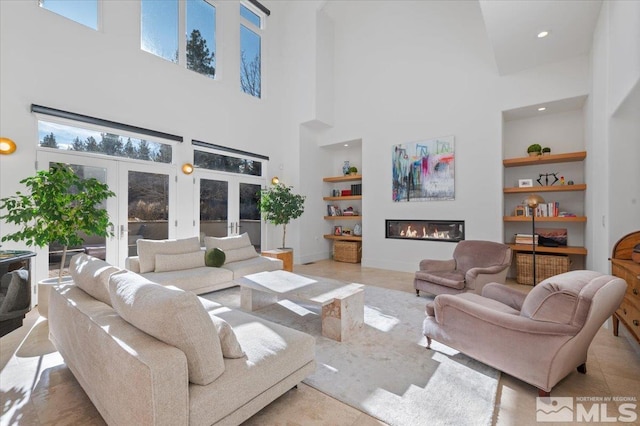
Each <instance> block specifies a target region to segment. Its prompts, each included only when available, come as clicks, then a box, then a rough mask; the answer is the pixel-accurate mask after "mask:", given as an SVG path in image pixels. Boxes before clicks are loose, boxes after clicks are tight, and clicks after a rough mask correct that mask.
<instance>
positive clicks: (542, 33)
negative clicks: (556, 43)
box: [538, 31, 549, 38]
mask: <svg viewBox="0 0 640 426" xmlns="http://www.w3.org/2000/svg"><path fill="white" fill-rule="evenodd" d="M548 35H549V31H540V32H539V33H538V38H545V37H546V36H548Z"/></svg>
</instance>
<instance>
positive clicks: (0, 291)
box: [0, 269, 31, 337]
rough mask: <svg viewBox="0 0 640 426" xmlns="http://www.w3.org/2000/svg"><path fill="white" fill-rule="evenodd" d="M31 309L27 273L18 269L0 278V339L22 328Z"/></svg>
mask: <svg viewBox="0 0 640 426" xmlns="http://www.w3.org/2000/svg"><path fill="white" fill-rule="evenodd" d="M30 309H31V288H30V286H29V271H27V270H26V269H19V270H16V271H13V272H9V273H7V274H5V275H3V276H2V278H0V337H1V336H4V335H5V334H7V333H10V332H11V331H13V330H15V329H16V328H18V327H20V326H22V321H23V319H24V317H25V315H26V314H27V312H29V310H30Z"/></svg>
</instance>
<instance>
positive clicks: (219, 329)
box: [49, 254, 315, 426]
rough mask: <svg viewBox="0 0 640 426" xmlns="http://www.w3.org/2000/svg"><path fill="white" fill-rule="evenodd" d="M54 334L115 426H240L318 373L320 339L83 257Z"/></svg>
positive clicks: (58, 298)
mask: <svg viewBox="0 0 640 426" xmlns="http://www.w3.org/2000/svg"><path fill="white" fill-rule="evenodd" d="M70 273H71V276H72V278H73V280H74V284H62V285H58V286H55V287H54V290H53V291H52V292H51V295H50V306H49V330H50V337H51V340H52V341H53V343H54V344H55V346H56V348H57V349H58V351H59V352H60V354H61V355H62V357H63V358H64V360H65V362H66V364H67V366H68V367H69V369H70V370H71V372H72V373H73V374H74V376H75V377H76V379H77V380H78V382H79V383H80V385H81V386H82V388H83V389H84V390H85V392H86V393H87V395H88V396H89V398H90V399H91V401H92V402H93V404H94V405H95V406H96V408H97V409H98V411H99V412H100V414H101V415H102V417H103V418H104V420H105V421H106V422H107V423H108V424H109V425H134V424H135V425H172V426H173V425H187V424H189V425H211V424H214V425H238V424H240V423H242V422H243V421H245V420H246V419H248V418H249V417H251V416H252V415H253V414H255V413H256V412H258V411H259V410H261V409H262V408H263V407H265V406H266V405H268V404H269V403H270V402H272V401H273V400H275V399H276V398H277V397H279V396H280V395H282V394H283V393H284V392H286V391H287V390H289V389H291V388H292V387H294V386H295V385H296V384H298V383H299V382H300V381H301V380H303V379H304V378H305V377H306V376H308V375H309V374H311V373H312V372H313V371H314V369H315V339H314V338H313V337H312V336H310V335H307V334H305V333H302V332H299V331H297V330H293V329H290V328H287V327H284V326H281V325H278V324H275V323H271V322H269V321H265V320H263V319H260V318H258V317H255V316H252V315H250V314H247V313H244V312H242V311H238V310H233V309H230V308H227V307H224V306H221V305H219V304H217V303H213V302H210V301H207V300H205V299H201V298H199V297H198V296H196V295H195V294H194V293H193V292H189V291H183V290H180V289H177V288H172V287H166V286H161V285H158V284H155V283H152V282H150V281H149V280H147V279H145V278H144V277H142V276H140V275H138V274H136V273H133V272H130V271H125V270H120V269H118V268H115V267H113V266H111V265H109V264H108V263H106V262H104V261H102V260H99V259H96V258H92V257H91V256H87V255H85V254H80V255H77V256H75V257H74V258H73V259H72V262H71V267H70Z"/></svg>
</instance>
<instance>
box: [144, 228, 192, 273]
mask: <svg viewBox="0 0 640 426" xmlns="http://www.w3.org/2000/svg"><path fill="white" fill-rule="evenodd" d="M136 244H137V245H138V257H139V262H140V273H145V272H152V271H155V269H156V255H157V254H180V253H192V252H194V251H198V250H200V239H199V238H198V237H191V238H183V239H180V240H145V239H140V240H138V241H137V242H136Z"/></svg>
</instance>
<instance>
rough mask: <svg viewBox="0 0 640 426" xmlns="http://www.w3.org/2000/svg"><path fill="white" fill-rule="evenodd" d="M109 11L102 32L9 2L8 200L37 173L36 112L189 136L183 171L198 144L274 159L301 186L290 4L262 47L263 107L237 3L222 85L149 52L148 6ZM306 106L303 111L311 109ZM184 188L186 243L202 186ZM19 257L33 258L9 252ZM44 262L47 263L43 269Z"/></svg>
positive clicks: (180, 154)
mask: <svg viewBox="0 0 640 426" xmlns="http://www.w3.org/2000/svg"><path fill="white" fill-rule="evenodd" d="M101 4H102V5H103V20H102V23H103V26H102V28H101V29H100V30H99V31H94V30H91V29H89V28H86V27H84V26H83V25H80V24H77V23H75V22H73V21H70V20H68V19H66V18H64V17H62V16H59V15H57V14H55V13H52V12H50V11H48V10H45V9H43V8H40V7H38V3H37V2H35V1H9V2H6V1H2V2H0V16H1V18H0V52H1V54H2V60H1V61H0V76H1V78H0V93H2V96H1V99H0V131H1V133H2V136H5V137H10V138H12V139H13V140H15V141H16V143H17V144H18V150H17V152H16V153H15V154H13V155H11V156H1V157H2V158H0V182H1V186H0V197H6V196H9V195H12V194H14V193H15V192H16V191H17V190H19V189H20V185H19V183H18V182H19V181H20V180H21V179H23V178H25V177H27V176H29V175H31V174H33V172H34V170H35V167H34V160H35V158H36V147H37V141H38V137H37V126H36V119H35V117H34V115H33V114H32V113H31V112H30V110H29V108H30V105H31V104H32V103H35V104H40V105H45V106H49V107H53V108H58V109H62V110H67V111H71V112H76V113H81V114H86V115H89V116H95V117H99V118H103V119H107V120H113V121H117V122H122V123H127V124H131V125H135V126H140V127H146V128H150V129H154V130H158V131H162V132H167V133H171V134H176V135H181V136H183V137H184V140H185V142H184V143H183V144H181V145H180V146H178V147H177V148H176V149H175V153H174V155H175V163H176V164H175V166H174V167H176V168H178V167H179V165H180V164H182V163H183V162H184V161H190V160H191V159H192V148H191V146H190V140H191V139H192V138H193V139H198V140H202V141H206V142H211V143H215V144H219V145H223V146H228V147H232V148H237V149H241V150H245V151H250V152H256V153H258V154H263V155H268V156H270V157H271V167H270V174H276V173H281V174H283V175H284V176H283V178H284V179H285V181H289V182H296V181H297V179H298V170H299V169H298V158H299V156H298V155H297V149H296V148H297V147H298V145H299V144H298V141H299V132H298V123H299V122H300V121H296V122H292V121H290V120H289V119H288V118H287V117H288V115H287V112H288V111H286V110H284V109H283V107H282V105H283V102H284V101H283V99H284V97H283V96H282V93H283V92H284V91H285V88H287V87H288V86H287V84H288V81H287V78H288V75H287V74H285V72H284V71H283V66H282V65H281V61H282V56H281V55H282V53H281V52H282V50H281V46H282V44H283V40H285V37H286V38H287V39H288V38H289V36H290V35H286V34H285V30H286V28H287V25H286V21H285V20H286V19H287V16H288V14H287V13H285V5H284V4H283V3H280V2H273V4H268V6H269V7H270V8H271V10H272V15H271V16H270V17H269V18H267V27H268V30H267V31H266V34H265V36H264V38H263V77H264V84H263V99H262V100H257V99H255V98H253V97H251V96H249V95H246V94H244V93H242V92H241V90H240V85H239V73H238V69H239V40H238V28H239V16H238V15H239V12H238V10H239V9H238V3H237V2H219V3H218V4H217V16H218V20H219V21H218V22H219V26H218V34H217V41H218V45H217V49H218V57H219V60H218V67H217V73H218V76H219V77H220V78H219V79H216V80H212V79H209V78H207V77H204V76H202V75H200V74H197V73H195V72H191V71H189V70H186V69H185V68H183V67H181V66H179V65H177V64H173V63H170V62H167V61H165V60H163V59H161V58H158V57H156V56H154V55H151V54H149V53H146V52H143V51H142V50H141V49H140V35H139V32H140V2H138V1H107V2H101ZM297 35H298V33H295V36H292V37H297ZM293 63H294V62H293V61H292V60H291V61H290V62H288V63H287V64H286V65H291V64H293ZM287 72H288V73H290V74H289V75H296V74H297V72H296V70H295V69H292V70H288V71H287ZM301 99H302V100H301V101H300V102H299V103H298V106H300V105H301V104H302V103H304V102H309V101H308V100H307V99H303V98H301ZM291 153H294V154H293V155H292V154H291ZM269 178H270V176H269ZM178 179H179V181H178V191H177V194H178V197H177V198H178V199H177V205H178V206H179V209H178V217H177V219H178V223H179V224H180V227H179V228H178V230H177V232H176V236H177V237H184V236H188V235H193V228H192V227H191V223H192V220H193V216H194V211H193V206H194V203H193V186H192V179H191V177H187V176H185V175H183V174H182V173H180V172H178ZM187 224H188V226H187ZM0 227H1V229H0V234H2V235H5V234H7V233H9V232H11V228H10V227H9V226H8V225H6V224H5V223H1V222H0ZM280 236H281V233H280V232H278V231H277V230H274V229H273V227H271V226H269V227H268V238H267V240H268V241H267V244H266V246H267V248H270V247H275V244H276V242H277V241H278V240H279V238H280ZM292 242H293V243H296V241H295V240H293V241H292ZM294 246H295V244H294ZM12 247H15V248H24V246H23V245H21V244H19V243H5V245H4V248H12ZM44 260H45V259H42V260H41V259H40V256H38V259H37V261H44Z"/></svg>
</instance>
